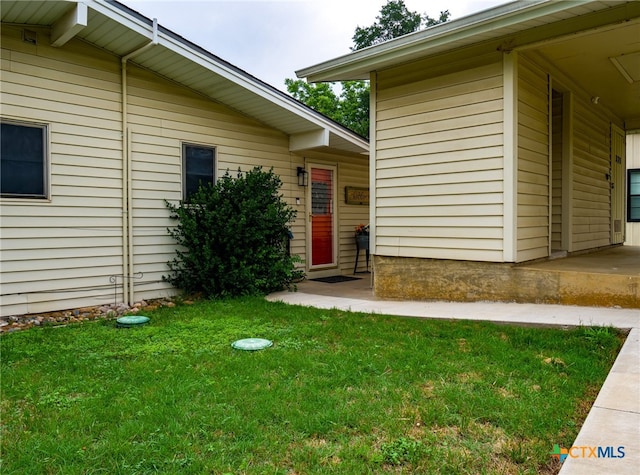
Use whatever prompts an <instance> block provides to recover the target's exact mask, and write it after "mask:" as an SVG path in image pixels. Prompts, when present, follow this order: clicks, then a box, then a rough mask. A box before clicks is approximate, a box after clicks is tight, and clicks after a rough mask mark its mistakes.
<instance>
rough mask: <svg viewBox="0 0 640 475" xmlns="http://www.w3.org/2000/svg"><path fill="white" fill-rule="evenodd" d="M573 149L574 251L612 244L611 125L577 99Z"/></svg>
mask: <svg viewBox="0 0 640 475" xmlns="http://www.w3.org/2000/svg"><path fill="white" fill-rule="evenodd" d="M574 107H575V112H574V117H573V119H574V127H573V131H574V138H573V143H574V148H573V172H574V173H573V200H572V208H573V215H574V219H573V229H572V233H573V250H574V251H581V250H585V249H592V248H596V247H601V246H607V245H609V244H610V233H611V227H610V220H611V200H610V188H609V181H608V180H607V178H606V175H607V173H609V154H610V143H611V140H610V132H609V131H610V122H609V121H608V120H607V118H606V117H605V116H603V115H602V114H599V113H598V111H597V110H595V109H594V107H593V105H592V104H591V103H589V102H587V101H586V100H584V99H581V98H577V99H576V101H575V106H574Z"/></svg>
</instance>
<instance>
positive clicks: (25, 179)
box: [0, 122, 47, 198]
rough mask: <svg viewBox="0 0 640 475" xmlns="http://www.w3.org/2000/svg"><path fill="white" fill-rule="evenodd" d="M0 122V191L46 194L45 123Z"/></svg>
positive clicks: (16, 195)
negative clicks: (0, 130)
mask: <svg viewBox="0 0 640 475" xmlns="http://www.w3.org/2000/svg"><path fill="white" fill-rule="evenodd" d="M0 125H1V128H2V132H1V134H0V195H2V197H3V198H46V197H47V179H46V177H47V157H46V156H47V145H46V144H47V127H46V126H44V125H36V124H24V123H17V122H2V123H1V124H0Z"/></svg>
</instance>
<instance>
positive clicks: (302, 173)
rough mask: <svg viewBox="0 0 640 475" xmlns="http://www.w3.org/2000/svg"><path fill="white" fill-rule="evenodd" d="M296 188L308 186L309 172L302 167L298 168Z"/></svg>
mask: <svg viewBox="0 0 640 475" xmlns="http://www.w3.org/2000/svg"><path fill="white" fill-rule="evenodd" d="M298 186H309V172H307V170H305V169H304V167H298Z"/></svg>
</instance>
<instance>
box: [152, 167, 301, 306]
mask: <svg viewBox="0 0 640 475" xmlns="http://www.w3.org/2000/svg"><path fill="white" fill-rule="evenodd" d="M281 185H282V181H281V180H280V178H279V177H278V176H277V175H275V174H274V173H273V171H272V170H270V171H268V172H264V171H262V169H261V168H260V167H256V168H254V169H253V170H251V171H248V172H245V173H243V172H241V171H240V170H238V175H237V177H236V178H233V177H232V176H231V175H230V174H229V172H228V171H227V173H226V174H225V175H224V176H223V177H222V178H220V179H219V180H218V181H217V182H216V183H215V184H209V185H207V186H202V187H200V189H199V190H198V191H197V193H195V194H194V195H193V196H192V197H191V198H190V199H189V202H188V203H184V202H180V203H179V204H178V205H174V204H171V203H169V202H166V205H167V207H168V208H169V209H170V210H171V212H172V214H173V216H172V217H174V218H177V219H178V221H179V223H178V225H177V226H176V227H175V228H170V229H168V231H169V234H170V235H171V236H172V237H173V238H174V239H175V241H176V243H177V244H178V246H179V249H178V250H177V251H176V257H175V258H174V259H173V260H171V261H170V262H168V265H169V268H170V269H171V273H170V274H169V275H168V276H164V277H163V278H164V280H165V281H167V282H169V283H171V284H172V285H174V286H175V287H177V288H179V289H182V290H184V291H186V292H201V293H203V294H204V295H205V296H207V297H228V296H240V295H259V294H265V293H269V292H272V291H274V290H280V289H282V288H284V287H286V286H288V285H290V284H291V283H292V282H294V281H295V280H297V279H299V278H300V277H301V274H302V271H300V270H296V269H295V263H296V262H299V261H300V259H299V258H297V257H296V256H290V255H289V252H288V240H289V236H290V234H289V228H288V225H289V223H291V222H292V221H293V220H294V219H295V216H296V211H295V210H294V209H293V208H291V207H290V206H288V205H287V204H286V203H285V202H284V201H283V199H282V196H281V195H280V194H279V189H280V186H281Z"/></svg>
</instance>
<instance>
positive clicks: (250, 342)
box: [231, 338, 273, 351]
mask: <svg viewBox="0 0 640 475" xmlns="http://www.w3.org/2000/svg"><path fill="white" fill-rule="evenodd" d="M271 345H273V342H271V341H269V340H265V339H264V338H245V339H244V340H237V341H234V342H233V343H232V344H231V346H232V347H234V348H235V349H236V350H245V351H255V350H262V349H264V348H269V347H270V346H271Z"/></svg>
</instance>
